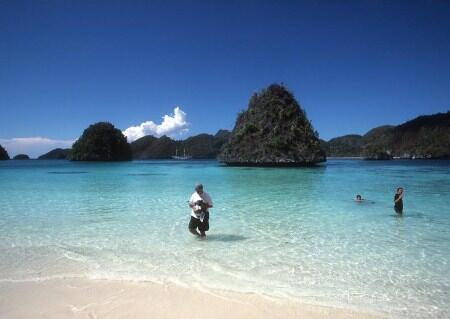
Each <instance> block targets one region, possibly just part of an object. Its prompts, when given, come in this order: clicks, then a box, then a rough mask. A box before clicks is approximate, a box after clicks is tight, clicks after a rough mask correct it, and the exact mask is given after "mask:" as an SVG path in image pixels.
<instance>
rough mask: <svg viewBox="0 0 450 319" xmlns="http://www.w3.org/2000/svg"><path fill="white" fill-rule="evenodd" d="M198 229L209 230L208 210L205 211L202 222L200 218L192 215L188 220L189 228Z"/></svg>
mask: <svg viewBox="0 0 450 319" xmlns="http://www.w3.org/2000/svg"><path fill="white" fill-rule="evenodd" d="M197 228H198V230H199V231H202V232H203V231H208V230H209V212H206V213H205V218H203V222H201V221H200V219H198V218H195V217H192V216H191V220H190V222H189V229H197Z"/></svg>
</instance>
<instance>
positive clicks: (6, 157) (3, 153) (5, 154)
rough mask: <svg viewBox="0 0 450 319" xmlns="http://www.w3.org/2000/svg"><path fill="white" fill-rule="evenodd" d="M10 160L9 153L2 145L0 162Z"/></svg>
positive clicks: (0, 147)
mask: <svg viewBox="0 0 450 319" xmlns="http://www.w3.org/2000/svg"><path fill="white" fill-rule="evenodd" d="M4 160H9V154H8V152H7V151H6V150H5V149H4V148H3V146H1V145H0V161H4Z"/></svg>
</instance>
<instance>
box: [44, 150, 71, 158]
mask: <svg viewBox="0 0 450 319" xmlns="http://www.w3.org/2000/svg"><path fill="white" fill-rule="evenodd" d="M71 154H72V149H71V148H55V149H53V150H51V151H50V152H48V153H45V154H42V155H41V156H39V157H38V159H40V160H54V159H70V158H71Z"/></svg>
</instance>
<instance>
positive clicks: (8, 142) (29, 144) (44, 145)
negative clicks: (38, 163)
mask: <svg viewBox="0 0 450 319" xmlns="http://www.w3.org/2000/svg"><path fill="white" fill-rule="evenodd" d="M73 142H74V141H73V140H53V139H50V138H46V137H39V136H38V137H15V138H10V139H5V138H0V144H1V145H2V146H3V147H4V148H5V149H6V150H7V151H8V154H9V156H10V157H11V158H12V157H14V156H15V155H17V154H27V155H28V156H30V157H31V158H36V157H38V156H40V155H42V154H45V153H47V152H48V151H51V150H52V149H54V148H70V147H72V144H73Z"/></svg>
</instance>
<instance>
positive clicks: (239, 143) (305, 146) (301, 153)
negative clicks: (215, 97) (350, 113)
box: [219, 84, 326, 166]
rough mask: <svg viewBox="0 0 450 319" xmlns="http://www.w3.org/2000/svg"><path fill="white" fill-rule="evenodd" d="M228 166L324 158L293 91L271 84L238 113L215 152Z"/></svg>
mask: <svg viewBox="0 0 450 319" xmlns="http://www.w3.org/2000/svg"><path fill="white" fill-rule="evenodd" d="M219 160H220V161H222V162H223V163H225V164H227V165H230V166H307V165H313V164H316V163H320V162H324V161H325V160H326V156H325V151H324V150H323V149H322V147H321V144H320V141H319V137H318V134H317V132H315V131H314V129H313V127H312V125H311V122H310V121H309V120H308V118H307V117H306V113H305V111H304V110H303V109H302V108H301V107H300V105H299V104H298V102H297V101H296V100H295V98H294V96H293V94H292V93H291V92H289V91H288V90H287V89H286V88H285V87H284V86H283V85H278V84H272V85H270V86H269V87H267V88H266V89H264V90H262V91H261V92H259V93H255V94H254V95H253V96H252V97H251V98H250V101H249V104H248V109H247V110H246V111H242V112H241V113H239V115H238V118H237V120H236V124H235V127H234V129H233V131H232V132H231V136H230V138H229V140H228V143H226V144H225V145H224V147H223V149H222V151H221V153H220V155H219Z"/></svg>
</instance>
